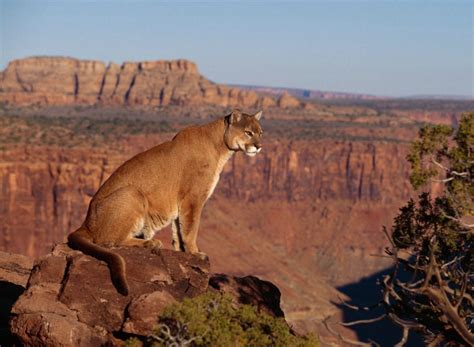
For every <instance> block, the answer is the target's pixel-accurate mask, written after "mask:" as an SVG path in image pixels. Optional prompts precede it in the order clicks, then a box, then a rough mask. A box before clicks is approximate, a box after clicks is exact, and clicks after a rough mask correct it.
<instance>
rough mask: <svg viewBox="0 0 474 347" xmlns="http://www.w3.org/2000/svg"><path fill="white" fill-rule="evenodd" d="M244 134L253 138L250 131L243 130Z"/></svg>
mask: <svg viewBox="0 0 474 347" xmlns="http://www.w3.org/2000/svg"><path fill="white" fill-rule="evenodd" d="M245 134H246V135H247V136H250V137H252V136H253V133H252V132H251V131H248V130H245Z"/></svg>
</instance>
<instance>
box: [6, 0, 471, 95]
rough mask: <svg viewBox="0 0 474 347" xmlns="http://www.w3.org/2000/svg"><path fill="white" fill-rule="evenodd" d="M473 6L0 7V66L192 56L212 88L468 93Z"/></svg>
mask: <svg viewBox="0 0 474 347" xmlns="http://www.w3.org/2000/svg"><path fill="white" fill-rule="evenodd" d="M473 31H474V30H473V5H472V2H471V1H449V0H446V1H438V2H431V1H422V2H421V1H420V2H416V1H382V0H380V1H375V0H374V1H364V2H362V1H346V2H341V1H332V2H324V1H312V2H270V1H260V2H249V1H246V2H231V1H225V2H220V3H217V2H196V1H194V2H190V1H188V2H184V1H181V2H171V1H169V2H156V1H72V0H71V1H61V2H60V1H54V2H53V1H50V2H47V1H40V0H38V1H27V2H26V1H18V0H15V1H14V0H11V1H10V0H0V68H2V69H3V68H5V67H6V65H7V64H8V62H9V61H10V60H12V59H17V58H22V57H27V56H32V55H63V56H72V57H77V58H85V59H99V60H103V61H114V62H117V63H121V62H123V61H125V60H135V61H136V60H153V59H175V58H186V59H190V60H193V61H195V62H196V63H197V64H198V65H199V68H200V71H201V72H202V73H203V74H204V75H205V76H207V77H208V78H210V79H211V80H213V81H216V82H222V83H239V84H254V85H269V86H284V87H299V88H309V89H319V90H332V91H348V92H360V93H371V94H378V95H390V96H402V95H414V94H443V95H446V94H452V95H470V96H472V95H473V79H474V76H473V40H474V38H473V34H474V33H473Z"/></svg>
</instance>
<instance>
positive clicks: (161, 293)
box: [10, 244, 283, 346]
mask: <svg viewBox="0 0 474 347" xmlns="http://www.w3.org/2000/svg"><path fill="white" fill-rule="evenodd" d="M115 251H116V252H117V253H119V254H121V255H122V256H123V257H124V259H125V261H126V264H127V270H126V271H127V280H128V283H129V286H130V294H129V295H128V296H122V295H120V294H118V293H117V291H116V290H115V288H114V287H113V285H112V282H111V280H110V274H109V269H108V267H107V265H106V264H105V263H103V262H100V261H98V260H96V259H95V258H92V257H89V256H86V255H84V254H82V253H81V252H78V251H73V250H71V249H70V248H69V247H67V246H66V245H65V244H61V245H58V246H56V247H55V249H54V250H53V251H52V252H51V253H50V254H48V255H47V256H45V257H44V258H42V259H40V260H39V261H38V262H37V263H36V265H35V267H34V268H33V270H32V272H31V276H30V278H29V281H28V286H27V289H26V291H25V292H24V293H23V294H22V295H21V296H20V298H19V299H18V301H17V302H16V303H15V305H14V306H13V308H12V315H13V318H12V319H11V321H10V327H11V332H12V334H13V335H14V336H15V337H16V338H17V339H18V340H19V341H20V343H22V344H24V345H28V346H35V345H36V346H39V345H41V346H96V345H103V344H112V345H120V344H121V341H122V340H121V339H126V338H127V337H128V336H131V335H139V336H146V335H149V334H151V333H152V331H153V329H154V328H155V326H156V324H157V320H158V316H159V313H160V312H161V310H162V309H163V308H164V307H165V306H168V305H170V304H172V303H174V302H177V301H181V300H183V298H185V297H194V296H196V295H199V294H202V293H204V292H205V291H207V290H216V289H218V290H222V291H225V292H229V293H231V294H234V293H235V295H234V296H235V300H236V302H237V303H245V304H257V307H258V308H259V309H260V310H264V311H265V312H268V313H270V314H273V315H276V316H283V311H281V308H280V306H279V300H280V296H279V291H278V289H277V288H276V287H275V286H274V285H273V284H271V283H269V282H265V281H260V280H259V279H257V278H255V277H252V278H244V279H238V278H233V277H230V276H225V275H219V276H218V279H217V280H214V281H211V282H212V283H214V284H215V283H223V282H225V283H226V285H225V286H217V285H215V287H216V288H211V289H209V288H208V283H209V280H210V273H209V262H208V261H203V260H201V259H200V258H199V257H195V256H193V255H190V254H187V253H183V252H175V251H171V250H160V251H159V252H158V253H156V254H155V253H152V252H151V251H150V250H147V249H142V248H130V247H124V248H117V249H115ZM221 287H222V288H221ZM224 287H225V288H224ZM244 292H245V293H246V295H245V299H243V296H242V295H237V293H244Z"/></svg>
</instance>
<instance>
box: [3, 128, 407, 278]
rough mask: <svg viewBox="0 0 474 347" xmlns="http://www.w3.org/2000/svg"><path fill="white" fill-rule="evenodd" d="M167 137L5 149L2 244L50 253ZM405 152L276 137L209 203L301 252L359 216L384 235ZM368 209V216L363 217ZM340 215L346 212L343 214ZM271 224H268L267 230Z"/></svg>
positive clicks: (403, 174)
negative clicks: (127, 165) (112, 178)
mask: <svg viewBox="0 0 474 347" xmlns="http://www.w3.org/2000/svg"><path fill="white" fill-rule="evenodd" d="M164 138H166V136H165V135H156V136H154V137H153V136H150V137H148V138H147V140H146V141H145V143H143V142H142V141H143V139H141V141H140V139H139V138H137V139H136V141H137V142H134V141H133V139H131V140H130V142H128V145H126V146H125V147H124V148H123V152H122V153H119V152H118V151H117V150H113V149H107V148H101V149H100V150H97V149H94V150H92V151H91V150H90V149H58V148H48V147H44V148H39V149H32V148H27V147H25V148H18V149H16V150H11V151H5V152H3V153H1V164H0V182H1V183H2V185H1V187H2V190H1V195H0V201H1V206H2V208H1V210H0V220H1V222H2V223H0V229H1V234H2V235H3V237H2V238H1V239H0V249H4V250H9V251H12V252H17V253H23V254H28V255H30V256H38V255H40V254H44V253H45V252H47V251H48V250H49V248H50V247H51V244H52V243H53V242H57V241H62V240H63V239H64V237H65V235H66V234H68V233H69V232H71V231H72V230H73V229H74V228H75V227H77V226H79V225H80V223H81V222H82V219H83V218H84V215H85V212H86V210H87V205H88V202H89V200H90V197H91V196H92V195H93V194H94V192H95V191H96V190H97V189H98V188H99V186H100V184H101V183H102V182H103V181H104V180H105V179H106V178H107V177H108V175H110V173H111V172H112V171H113V170H114V169H115V168H116V167H118V165H119V164H120V163H121V162H123V161H124V160H126V159H127V158H129V157H130V156H132V155H133V154H134V153H137V152H139V151H140V150H143V149H144V148H146V147H148V146H151V145H152V144H153V143H159V142H161V141H163V139H164ZM405 154H406V147H403V146H402V147H400V146H399V145H398V144H391V143H378V144H371V143H363V142H338V141H334V140H325V141H288V140H274V141H272V142H267V143H266V144H265V149H264V151H263V152H262V153H261V154H260V155H259V156H257V157H255V158H249V157H246V156H244V155H242V154H237V155H235V156H234V157H233V158H232V159H231V160H230V162H229V163H227V165H226V167H225V169H224V171H223V173H222V175H221V181H220V182H219V185H218V186H217V189H216V192H215V197H213V199H211V201H210V202H209V204H213V201H217V200H226V201H238V202H237V203H236V205H235V209H233V210H232V211H229V216H228V218H227V219H229V220H235V221H238V220H239V219H243V220H246V221H248V220H252V221H253V222H254V223H253V225H248V226H247V227H249V228H255V229H256V230H257V231H256V232H257V233H258V234H260V235H265V236H268V237H272V240H273V241H274V242H276V241H277V240H280V241H281V243H282V244H281V246H282V247H284V248H285V249H286V250H287V251H294V252H297V251H298V249H299V247H301V246H303V245H306V247H307V246H309V245H312V246H317V245H320V246H322V245H321V243H320V241H319V240H321V239H322V240H328V239H331V238H332V239H339V238H341V237H344V235H354V231H352V232H351V233H347V234H345V233H344V230H339V229H342V228H344V225H343V224H341V223H343V222H344V223H345V222H346V221H349V220H350V219H351V218H354V219H355V220H357V219H359V220H361V222H363V223H362V224H363V225H362V226H360V227H359V226H357V225H354V226H353V228H354V229H358V228H365V230H366V231H367V233H368V234H378V233H379V231H380V228H381V226H382V225H383V224H384V223H385V224H389V223H390V219H391V217H392V216H393V213H394V212H395V211H396V208H397V206H400V205H401V204H402V203H403V202H404V201H406V200H407V198H408V197H409V196H410V193H411V189H410V186H409V183H408V180H407V176H408V165H407V163H406V162H405V160H404V157H405ZM211 206H212V205H211ZM224 206H225V204H219V206H218V207H217V209H215V208H214V207H209V208H208V209H207V211H208V212H206V215H207V216H208V217H209V218H208V219H207V220H206V219H205V221H204V223H207V222H209V223H212V225H206V224H204V226H203V229H206V228H211V229H212V230H216V229H219V224H218V222H217V221H215V220H214V221H213V219H216V218H217V214H218V211H220V210H222V208H224ZM249 206H252V209H253V208H255V211H258V213H260V214H261V216H260V218H259V215H258V213H254V212H255V211H252V210H250V211H249V210H248V208H249ZM259 206H260V207H259ZM282 206H286V207H285V208H287V209H288V210H287V211H286V212H285V210H284V208H283V207H282ZM278 207H282V209H283V210H282V211H281V213H283V214H284V215H286V214H288V217H287V218H286V223H290V222H291V221H293V223H294V225H293V226H292V227H290V228H288V230H286V231H285V227H283V226H282V225H281V224H278V223H272V219H273V220H275V217H272V210H275V211H276V210H279V208H278ZM364 211H365V212H364ZM387 211H390V212H392V213H390V214H386V212H387ZM367 214H368V215H369V216H370V219H369V220H362V219H363V216H364V215H367ZM279 215H281V214H279ZM342 215H344V217H345V218H343V219H341V218H340V217H341V216H342ZM19 216H21V218H19ZM250 216H253V217H252V218H250V219H249V217H250ZM337 216H339V217H337ZM276 218H277V219H278V217H276ZM222 223H225V221H222ZM265 223H269V224H266V225H267V226H268V227H267V228H265V227H264V226H265ZM283 225H285V224H283ZM234 228H235V226H234ZM275 229H276V230H277V231H276V232H275ZM299 232H302V233H303V234H298V233H299ZM318 233H321V234H320V235H319V238H315V237H314V236H315V235H317V234H318ZM331 233H337V236H331ZM372 241H373V240H372ZM210 242H211V243H212V240H210ZM360 242H361V241H358V239H357V237H354V244H352V245H350V244H349V243H348V242H345V244H344V246H340V247H343V248H346V249H349V248H350V247H352V248H354V247H355V249H358V248H359V246H360ZM370 243H371V241H367V242H365V245H366V246H367V245H370ZM358 245H359V246H358ZM377 247H380V245H377ZM209 248H212V246H211V245H209ZM358 252H359V251H358ZM348 256H349V255H347V257H348ZM342 258H344V256H343V257H342ZM362 270H363V271H365V269H360V270H359V272H361V271H362ZM352 275H354V274H352Z"/></svg>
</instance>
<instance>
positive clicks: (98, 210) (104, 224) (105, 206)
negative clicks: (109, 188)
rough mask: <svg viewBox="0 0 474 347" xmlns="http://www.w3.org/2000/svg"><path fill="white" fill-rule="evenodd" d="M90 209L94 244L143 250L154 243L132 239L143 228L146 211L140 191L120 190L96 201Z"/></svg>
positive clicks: (144, 199) (144, 200) (130, 188)
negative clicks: (140, 247) (92, 212)
mask: <svg viewBox="0 0 474 347" xmlns="http://www.w3.org/2000/svg"><path fill="white" fill-rule="evenodd" d="M93 210H94V213H95V216H94V217H95V218H93V220H94V221H95V222H94V225H93V228H94V231H95V232H94V233H93V234H94V242H96V243H97V244H103V245H108V246H121V245H124V246H143V247H146V246H150V245H151V244H153V241H152V242H147V240H141V239H136V238H135V235H139V234H140V233H141V231H142V229H143V228H144V227H145V219H146V218H145V217H146V214H147V210H148V202H147V200H146V198H145V196H144V195H143V194H142V193H141V192H140V191H139V190H137V189H135V188H133V187H124V188H121V189H119V190H117V191H115V192H113V193H112V194H110V195H108V196H107V197H106V198H104V199H102V200H101V201H99V202H96V203H95V206H94V208H93ZM148 241H151V240H148Z"/></svg>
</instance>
